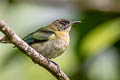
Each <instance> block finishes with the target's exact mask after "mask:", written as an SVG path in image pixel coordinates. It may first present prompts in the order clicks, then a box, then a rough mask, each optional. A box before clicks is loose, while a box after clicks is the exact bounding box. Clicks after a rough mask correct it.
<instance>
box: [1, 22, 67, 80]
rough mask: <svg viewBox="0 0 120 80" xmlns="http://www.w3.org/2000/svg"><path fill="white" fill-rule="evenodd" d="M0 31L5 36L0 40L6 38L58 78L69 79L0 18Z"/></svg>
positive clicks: (59, 79) (2, 40) (61, 79)
mask: <svg viewBox="0 0 120 80" xmlns="http://www.w3.org/2000/svg"><path fill="white" fill-rule="evenodd" d="M0 31H2V32H3V33H4V34H5V37H1V38H0V42H6V40H9V42H11V43H12V44H14V45H15V46H16V47H18V48H19V49H20V50H21V51H23V52H24V54H26V55H28V56H29V57H30V58H31V59H32V60H33V62H34V63H36V64H39V65H40V66H42V67H44V68H45V69H47V70H48V71H49V72H50V73H51V74H53V76H55V77H56V78H57V79H58V80H69V78H68V77H67V76H66V74H65V73H64V72H63V71H62V70H60V71H58V69H57V66H56V65H55V64H54V63H52V62H51V61H48V59H46V58H45V57H44V56H42V55H41V54H40V53H38V52H37V51H35V50H34V49H33V48H31V47H30V46H29V45H28V44H27V43H26V42H24V41H23V40H22V39H21V38H20V37H19V36H17V35H16V34H15V33H14V32H13V31H12V30H11V29H10V28H9V26H8V25H6V24H5V22H4V21H2V20H0Z"/></svg>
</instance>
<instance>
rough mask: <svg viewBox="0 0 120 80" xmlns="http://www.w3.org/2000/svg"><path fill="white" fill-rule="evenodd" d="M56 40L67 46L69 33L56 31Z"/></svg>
mask: <svg viewBox="0 0 120 80" xmlns="http://www.w3.org/2000/svg"><path fill="white" fill-rule="evenodd" d="M55 33H56V38H57V39H62V40H64V42H65V43H67V44H69V41H70V39H69V32H68V31H56V32H55Z"/></svg>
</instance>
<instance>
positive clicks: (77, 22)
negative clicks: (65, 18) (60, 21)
mask: <svg viewBox="0 0 120 80" xmlns="http://www.w3.org/2000/svg"><path fill="white" fill-rule="evenodd" d="M80 23H81V21H71V24H80Z"/></svg>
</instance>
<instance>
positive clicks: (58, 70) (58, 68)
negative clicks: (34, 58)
mask: <svg viewBox="0 0 120 80" xmlns="http://www.w3.org/2000/svg"><path fill="white" fill-rule="evenodd" d="M47 60H48V63H50V62H52V63H53V64H55V65H56V66H57V72H58V73H60V67H59V65H58V64H57V63H55V62H54V61H52V60H50V59H49V58H47Z"/></svg>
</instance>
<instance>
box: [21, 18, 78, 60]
mask: <svg viewBox="0 0 120 80" xmlns="http://www.w3.org/2000/svg"><path fill="white" fill-rule="evenodd" d="M76 23H80V21H69V20H66V19H58V20H56V21H53V22H52V23H51V24H49V25H48V26H46V27H43V28H40V29H38V30H36V31H35V32H32V33H30V34H28V35H27V36H26V37H24V38H23V40H24V41H25V42H27V43H28V44H29V45H30V46H31V47H32V48H34V49H35V50H36V51H38V52H39V53H40V54H42V55H43V56H44V57H46V58H48V59H51V58H56V57H58V56H60V55H61V54H62V53H63V52H64V51H65V50H66V49H67V47H68V46H69V41H70V38H69V32H70V29H71V26H72V24H76Z"/></svg>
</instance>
